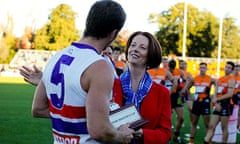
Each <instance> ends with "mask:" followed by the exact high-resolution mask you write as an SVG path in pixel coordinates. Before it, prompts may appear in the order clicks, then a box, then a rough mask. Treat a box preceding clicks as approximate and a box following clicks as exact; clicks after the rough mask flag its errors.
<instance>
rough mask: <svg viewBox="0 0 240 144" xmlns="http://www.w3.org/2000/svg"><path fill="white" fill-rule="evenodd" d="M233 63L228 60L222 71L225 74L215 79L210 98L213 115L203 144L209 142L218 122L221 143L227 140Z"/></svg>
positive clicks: (233, 86)
mask: <svg viewBox="0 0 240 144" xmlns="http://www.w3.org/2000/svg"><path fill="white" fill-rule="evenodd" d="M233 70H234V63H233V62H231V61H228V62H227V63H226V66H225V69H224V72H225V75H224V76H223V77H220V78H219V79H218V80H217V88H216V91H215V94H214V96H213V98H212V103H213V105H214V110H213V116H212V117H211V120H210V123H209V128H208V131H207V133H206V136H205V138H204V144H208V143H211V141H212V137H213V135H214V131H215V128H216V126H217V124H218V123H219V122H221V127H222V133H223V136H222V143H223V144H227V140H228V120H229V117H230V116H231V115H232V111H233V104H232V101H231V98H232V96H233V93H234V88H235V78H234V76H233V75H232V72H233Z"/></svg>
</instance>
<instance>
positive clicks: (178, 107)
mask: <svg viewBox="0 0 240 144" xmlns="http://www.w3.org/2000/svg"><path fill="white" fill-rule="evenodd" d="M168 67H169V71H170V72H171V73H172V75H173V78H174V83H176V85H174V87H173V93H172V94H171V108H172V110H174V111H175V112H176V127H175V132H174V135H173V142H177V143H180V144H182V143H184V142H183V140H182V139H181V138H180V130H181V128H182V125H183V122H184V107H183V105H184V101H183V99H184V98H183V97H182V95H181V90H182V88H183V87H184V83H185V81H186V78H185V76H184V72H183V71H182V70H180V69H179V68H176V61H175V60H174V59H171V60H170V61H169V64H168Z"/></svg>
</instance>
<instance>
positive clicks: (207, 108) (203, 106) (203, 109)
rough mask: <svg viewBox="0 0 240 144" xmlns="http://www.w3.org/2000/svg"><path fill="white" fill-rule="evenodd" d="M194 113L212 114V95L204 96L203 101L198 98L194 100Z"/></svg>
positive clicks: (198, 114)
mask: <svg viewBox="0 0 240 144" xmlns="http://www.w3.org/2000/svg"><path fill="white" fill-rule="evenodd" d="M192 113H193V114H195V115H197V116H200V115H210V114H211V99H210V97H206V98H204V99H203V100H202V101H201V102H200V101H198V100H196V101H194V102H193V107H192Z"/></svg>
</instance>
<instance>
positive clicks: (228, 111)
mask: <svg viewBox="0 0 240 144" xmlns="http://www.w3.org/2000/svg"><path fill="white" fill-rule="evenodd" d="M220 105H221V107H222V110H221V111H216V110H214V111H213V114H215V115H219V116H231V115H232V112H233V105H232V104H230V100H229V99H227V100H222V101H220Z"/></svg>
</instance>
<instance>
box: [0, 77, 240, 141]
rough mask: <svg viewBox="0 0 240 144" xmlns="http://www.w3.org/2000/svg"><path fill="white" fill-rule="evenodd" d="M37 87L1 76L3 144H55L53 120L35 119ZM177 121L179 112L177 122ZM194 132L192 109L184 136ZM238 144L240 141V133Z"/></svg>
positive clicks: (0, 134) (200, 134) (199, 137)
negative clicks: (52, 128)
mask: <svg viewBox="0 0 240 144" xmlns="http://www.w3.org/2000/svg"><path fill="white" fill-rule="evenodd" d="M34 90H35V86H32V85H30V84H27V83H26V82H24V80H23V79H22V78H6V77H0V144H51V143H52V141H53V140H52V133H51V122H50V120H49V119H39V118H33V117H32V116H31V105H32V99H33V94H34ZM174 122H175V114H174V116H173V123H174ZM199 125H200V129H199V130H198V131H197V134H196V136H195V144H202V140H203V137H204V136H205V132H204V127H203V122H202V118H200V121H199ZM172 130H173V131H174V129H172ZM189 131H190V122H189V116H188V111H187V110H185V122H184V127H183V128H182V131H181V137H182V138H187V137H185V134H186V133H189ZM237 143H240V135H238V138H237Z"/></svg>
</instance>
